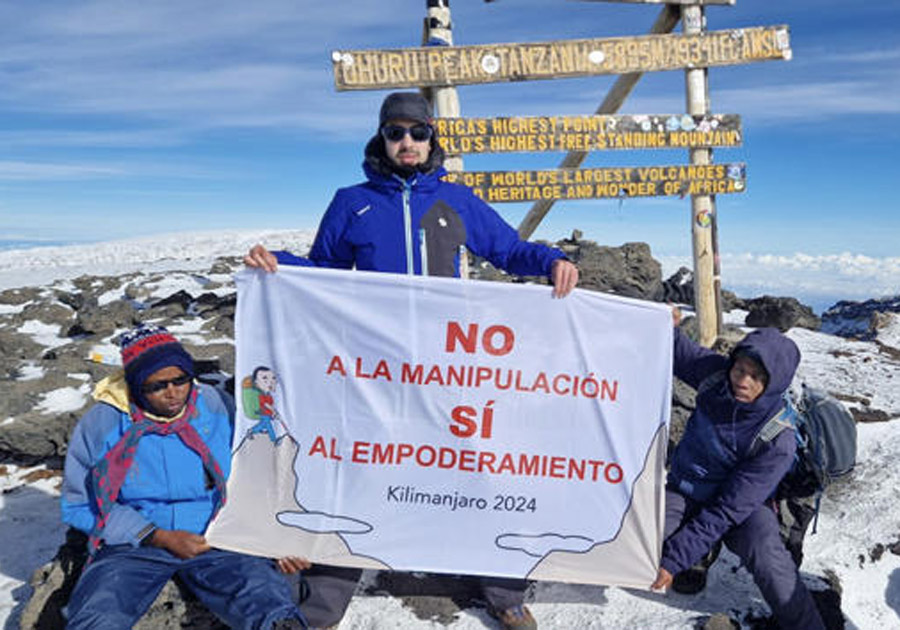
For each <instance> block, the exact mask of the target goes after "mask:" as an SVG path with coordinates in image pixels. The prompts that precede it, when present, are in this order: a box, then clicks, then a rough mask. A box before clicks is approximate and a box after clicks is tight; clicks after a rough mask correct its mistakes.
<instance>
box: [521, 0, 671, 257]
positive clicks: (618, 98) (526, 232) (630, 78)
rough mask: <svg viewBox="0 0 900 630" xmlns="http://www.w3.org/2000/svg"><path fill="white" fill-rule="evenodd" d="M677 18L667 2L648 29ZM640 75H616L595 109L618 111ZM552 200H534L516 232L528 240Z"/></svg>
mask: <svg viewBox="0 0 900 630" xmlns="http://www.w3.org/2000/svg"><path fill="white" fill-rule="evenodd" d="M678 18H679V12H678V8H677V7H675V6H670V5H666V6H665V7H663V9H662V11H660V13H659V17H657V18H656V22H655V23H654V24H653V27H652V28H651V29H650V33H651V34H654V35H656V34H662V33H671V32H672V29H674V28H675V25H676V24H678ZM642 76H643V73H642V72H631V73H628V74H623V75H621V76H620V77H619V78H618V79H616V82H615V83H614V84H613V86H612V88H610V90H609V92H608V93H607V95H606V98H605V99H603V102H602V103H601V104H600V106H599V107H598V108H597V110H596V112H595V113H597V114H614V113H616V112H617V111H619V108H620V107H621V106H622V103H624V102H625V99H626V98H628V95H629V94H631V90H633V89H634V86H635V85H637V82H638V81H639V80H640V78H641V77H642ZM586 157H587V151H570V152H569V153H568V154H566V157H565V158H563V161H562V162H561V163H560V165H559V167H560V168H578V167H579V166H581V164H582V163H583V162H584V159H585V158H586ZM553 203H554V200H552V199H541V200H540V201H536V202H534V204H533V205H532V206H531V210H529V211H528V214H526V215H525V218H524V219H522V223H520V224H519V236H520V237H521V238H522V239H523V240H528V239H529V238H530V237H531V235H532V234H534V231H535V230H536V229H537V226H538V225H539V224H540V222H541V221H542V220H543V218H544V217H545V216H546V215H547V213H548V212H550V208H552V207H553Z"/></svg>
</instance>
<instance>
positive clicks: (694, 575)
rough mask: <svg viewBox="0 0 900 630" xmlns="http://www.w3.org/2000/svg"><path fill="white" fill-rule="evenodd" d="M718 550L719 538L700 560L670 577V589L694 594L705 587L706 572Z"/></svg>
mask: <svg viewBox="0 0 900 630" xmlns="http://www.w3.org/2000/svg"><path fill="white" fill-rule="evenodd" d="M720 551H722V541H721V540H720V541H718V542H717V543H716V544H715V545H713V548H712V549H710V550H709V553H707V554H706V555H705V556H703V557H702V558H700V562H698V563H697V564H695V565H694V566H692V567H691V568H690V569H685V570H684V571H682V572H681V573H679V574H678V575H676V576H675V577H673V578H672V590H673V591H675V592H676V593H681V594H682V595H696V594H697V593H699V592H700V591H702V590H703V589H705V588H706V574H707V573H708V572H709V567H711V566H712V565H713V563H714V562H715V561H716V558H718V557H719V552H720Z"/></svg>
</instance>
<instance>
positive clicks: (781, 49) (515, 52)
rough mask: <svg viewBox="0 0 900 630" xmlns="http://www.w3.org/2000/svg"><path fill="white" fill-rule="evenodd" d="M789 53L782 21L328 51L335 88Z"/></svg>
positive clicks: (708, 62)
mask: <svg viewBox="0 0 900 630" xmlns="http://www.w3.org/2000/svg"><path fill="white" fill-rule="evenodd" d="M790 57H791V48H790V35H789V33H788V27H787V26H767V27H753V28H744V29H733V30H727V31H708V32H705V33H697V34H692V35H679V34H665V35H642V36H638V37H611V38H603V39H574V40H564V41H552V42H536V43H530V44H485V45H477V46H425V47H418V48H398V49H394V50H347V51H340V50H337V51H334V52H332V54H331V58H332V62H333V66H334V84H335V87H336V88H337V89H338V90H370V89H381V88H418V87H427V86H450V85H471V84H478V83H499V82H504V81H523V80H530V79H559V78H566V77H584V76H593V75H603V74H625V73H630V72H652V71H660V70H676V69H679V68H705V67H710V66H728V65H735V64H741V63H749V62H753V61H766V60H773V59H790Z"/></svg>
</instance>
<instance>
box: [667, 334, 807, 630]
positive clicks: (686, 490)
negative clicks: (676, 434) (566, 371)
mask: <svg viewBox="0 0 900 630" xmlns="http://www.w3.org/2000/svg"><path fill="white" fill-rule="evenodd" d="M799 362H800V351H799V350H798V349H797V346H796V345H795V344H794V342H793V341H791V340H790V339H788V338H787V337H785V336H784V335H782V334H781V333H779V332H778V331H777V330H775V329H774V328H762V329H759V330H755V331H753V332H751V333H750V334H749V335H747V336H746V337H745V338H744V340H743V341H741V342H740V343H739V344H738V345H737V346H736V347H735V349H734V351H733V352H732V353H731V355H730V356H729V357H723V356H721V355H719V354H717V353H715V352H713V351H712V350H709V349H707V348H704V347H702V346H699V345H698V344H696V343H694V342H693V341H691V340H690V339H688V338H687V337H686V336H685V335H684V334H683V333H682V332H681V330H680V329H678V328H676V329H675V353H674V367H675V375H676V376H677V377H678V378H680V379H681V380H683V381H684V382H685V383H687V384H688V385H690V386H691V387H694V388H695V389H697V390H698V391H697V404H696V408H695V410H694V413H693V414H692V415H691V417H690V418H689V419H688V423H687V426H686V427H685V432H684V435H683V436H682V438H681V441H680V442H679V443H678V447H677V448H676V449H675V453H674V454H673V457H672V462H671V466H670V471H669V478H668V483H667V489H666V523H665V543H664V545H663V554H662V561H661V563H660V564H661V567H660V569H659V575H658V576H657V578H656V581H655V582H654V583H653V585H652V587H651V588H654V589H663V588H668V587H670V586H671V585H672V583H673V576H676V575H678V574H679V573H681V572H682V571H685V570H687V569H689V568H690V567H692V566H693V565H694V564H696V563H697V562H698V561H700V560H701V559H702V558H703V557H704V556H706V555H707V554H708V553H709V552H710V550H711V549H712V548H713V547H714V546H716V545H717V544H718V543H719V541H720V540H721V541H722V542H724V544H725V545H726V546H727V547H728V548H729V549H731V550H732V551H733V552H734V553H735V554H737V556H738V557H739V558H740V559H741V562H742V563H743V564H744V566H746V567H747V569H748V570H749V571H750V573H751V574H752V575H753V579H754V581H755V582H756V584H757V586H758V587H759V589H760V591H762V594H763V597H764V598H765V600H766V602H767V603H768V604H769V607H770V608H771V609H772V612H773V614H774V616H775V619H776V620H777V621H778V624H779V625H780V627H782V628H784V629H785V630H788V629H790V630H794V629H796V630H824V628H825V625H824V623H823V622H822V619H821V617H820V615H819V612H818V610H817V609H816V606H815V602H814V601H813V599H812V596H811V595H810V593H809V591H808V590H807V589H806V586H804V584H803V581H802V580H801V578H800V574H799V572H798V570H797V566H796V564H794V561H793V559H792V558H791V554H790V552H788V550H787V548H786V547H785V546H784V543H783V542H782V540H781V536H780V533H779V526H778V520H777V517H776V514H775V511H774V504H773V502H772V500H771V497H772V495H773V494H774V492H775V488H776V487H777V486H778V483H779V482H780V481H781V478H782V477H784V475H785V473H786V472H787V471H788V469H789V468H790V467H791V463H792V462H793V460H794V451H795V449H796V442H795V436H794V431H793V429H792V428H791V427H790V422H789V420H787V419H785V418H784V417H783V415H780V414H782V412H783V409H784V398H783V395H784V393H785V392H786V391H787V390H788V388H789V387H790V384H791V380H792V379H793V377H794V372H795V370H796V369H797V365H798V364H799ZM773 418H774V419H775V420H774V421H773V422H770V420H772V419H773Z"/></svg>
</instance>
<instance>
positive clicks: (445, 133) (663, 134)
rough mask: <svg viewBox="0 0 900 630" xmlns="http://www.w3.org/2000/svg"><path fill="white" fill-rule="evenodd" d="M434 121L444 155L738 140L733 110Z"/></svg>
mask: <svg viewBox="0 0 900 630" xmlns="http://www.w3.org/2000/svg"><path fill="white" fill-rule="evenodd" d="M434 126H435V128H436V130H437V135H438V140H439V141H440V143H441V146H442V147H443V148H444V151H446V152H447V153H450V154H460V153H508V152H539V151H594V150H602V149H683V148H696V147H738V146H740V145H741V139H742V131H741V119H740V116H738V115H736V114H719V115H706V116H688V115H686V114H655V115H630V116H604V115H595V116H530V117H518V118H437V119H435V121H434Z"/></svg>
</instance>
